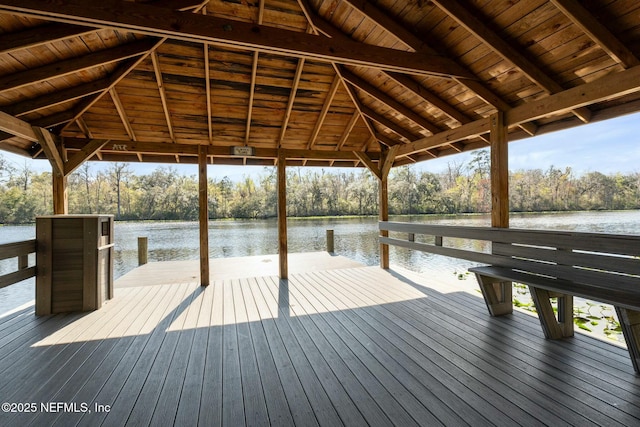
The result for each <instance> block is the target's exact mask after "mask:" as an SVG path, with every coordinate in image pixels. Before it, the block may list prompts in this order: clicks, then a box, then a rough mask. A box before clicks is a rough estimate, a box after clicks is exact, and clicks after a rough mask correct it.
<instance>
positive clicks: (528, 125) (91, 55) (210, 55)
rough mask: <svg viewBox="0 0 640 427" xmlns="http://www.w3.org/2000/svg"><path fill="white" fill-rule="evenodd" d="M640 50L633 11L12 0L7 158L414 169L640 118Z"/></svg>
mask: <svg viewBox="0 0 640 427" xmlns="http://www.w3.org/2000/svg"><path fill="white" fill-rule="evenodd" d="M639 55H640V3H639V2H637V1H635V0H588V1H582V2H575V1H570V0H548V1H547V0H520V1H516V0H446V1H445V0H433V1H427V0H424V1H422V0H417V1H406V2H405V1H393V0H377V1H375V0H209V1H203V0H191V1H189V0H152V1H139V2H131V1H121V0H101V1H100V2H99V3H98V4H94V3H93V2H86V1H84V0H64V1H63V0H59V1H55V0H13V1H9V0H0V111H1V113H0V114H2V116H0V130H1V131H0V149H4V150H7V151H11V152H16V153H20V154H24V155H26V156H30V157H43V156H45V154H46V153H45V150H44V148H45V147H40V144H39V143H38V142H37V140H34V139H33V138H29V137H28V135H27V136H26V137H25V134H24V133H21V132H18V131H16V129H17V128H16V126H17V125H15V124H16V123H18V124H22V125H24V123H27V124H28V125H29V126H35V127H43V128H46V129H49V130H50V131H52V133H53V134H54V135H56V136H59V139H58V140H57V144H59V145H60V146H61V148H62V152H63V153H64V154H66V155H67V156H69V157H70V156H72V155H73V154H74V153H76V152H82V153H84V156H91V159H92V160H110V161H114V160H115V161H135V162H139V161H142V162H168V163H175V162H185V163H195V162H197V152H198V147H197V146H198V145H207V146H208V150H209V154H210V157H211V159H212V160H211V161H212V162H213V163H226V164H264V165H273V164H274V162H275V161H276V159H277V156H278V152H277V151H278V149H286V150H288V152H287V157H289V158H295V159H297V164H306V165H310V166H314V165H315V166H325V165H331V166H357V165H362V164H363V163H365V162H367V160H370V159H373V160H374V161H376V160H377V159H378V157H380V151H381V150H385V149H386V148H387V147H390V146H394V145H400V147H399V149H398V150H397V153H398V157H397V158H396V161H395V165H400V164H406V163H413V162H416V161H421V160H428V159H432V158H436V157H441V156H444V155H448V154H452V153H457V152H461V151H466V150H472V149H476V148H480V147H484V146H487V145H488V142H487V141H488V137H487V135H486V133H487V132H488V130H489V124H488V120H487V118H488V117H489V116H490V115H491V114H493V113H495V112H496V111H499V110H500V111H504V112H505V113H506V116H505V117H506V120H507V122H508V123H509V124H510V132H509V139H510V140H514V139H519V138H524V137H529V136H535V135H537V134H541V133H544V132H547V131H551V130H556V129H561V128H565V127H570V126H574V125H577V124H582V123H588V122H592V121H596V120H602V119H606V118H610V117H615V116H618V115H621V114H626V113H629V112H634V111H637V110H639V109H640V78H639V77H638V75H639V74H640V71H638V68H639V67H638V66H639V65H640V61H639V59H638V58H639ZM27 127H28V126H27ZM27 134H29V132H27ZM105 140H106V141H105ZM238 146H247V147H252V148H251V150H252V152H253V155H251V156H239V155H232V149H231V147H238ZM80 150H82V151H80ZM532 150H535V145H533V144H532ZM363 153H365V154H364V155H363ZM78 158H81V156H78ZM292 164H296V162H295V161H294V162H292Z"/></svg>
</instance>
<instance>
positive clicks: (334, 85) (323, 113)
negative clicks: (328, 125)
mask: <svg viewBox="0 0 640 427" xmlns="http://www.w3.org/2000/svg"><path fill="white" fill-rule="evenodd" d="M341 84H342V81H341V79H340V76H338V75H336V76H335V77H334V78H333V81H332V82H331V86H330V87H329V91H328V92H327V97H326V98H325V99H324V104H323V105H322V110H320V115H319V116H318V120H316V124H315V126H314V127H313V130H312V131H311V137H310V138H309V142H308V143H307V149H309V150H310V149H312V148H313V146H314V145H316V141H317V139H318V134H319V133H320V129H321V128H322V125H323V124H324V120H325V119H326V118H327V114H328V113H329V109H330V108H331V103H332V102H333V98H335V96H336V93H337V92H338V89H339V88H340V85H341Z"/></svg>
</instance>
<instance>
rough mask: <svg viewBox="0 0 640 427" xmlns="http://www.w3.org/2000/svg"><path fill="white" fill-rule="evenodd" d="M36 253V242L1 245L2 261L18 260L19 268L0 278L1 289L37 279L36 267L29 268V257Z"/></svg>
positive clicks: (0, 257) (33, 240)
mask: <svg viewBox="0 0 640 427" xmlns="http://www.w3.org/2000/svg"><path fill="white" fill-rule="evenodd" d="M35 252H36V240H35V239H32V240H25V241H22V242H12V243H5V244H2V245H0V261H2V260H5V259H10V258H17V259H18V263H17V266H16V267H17V268H16V270H15V271H13V272H11V273H7V274H4V275H2V276H0V288H4V287H6V286H9V285H13V284H14V283H18V282H21V281H23V280H25V279H29V278H31V277H35V275H36V267H35V265H34V266H31V267H29V255H30V254H32V253H35Z"/></svg>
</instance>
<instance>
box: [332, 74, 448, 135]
mask: <svg viewBox="0 0 640 427" xmlns="http://www.w3.org/2000/svg"><path fill="white" fill-rule="evenodd" d="M341 71H342V77H343V78H344V79H345V80H347V81H348V82H349V83H351V84H352V85H354V86H355V87H357V88H359V89H360V90H362V91H364V92H366V93H368V94H369V95H370V96H372V97H373V98H375V99H376V100H378V101H379V102H382V103H383V104H385V105H386V106H388V107H389V108H391V109H392V110H394V111H396V112H398V113H399V114H402V115H403V116H405V117H406V118H407V119H409V120H411V121H412V122H414V123H415V124H417V125H418V126H420V127H421V128H423V129H425V130H428V131H429V132H431V133H438V132H440V128H439V127H437V126H435V125H434V124H432V123H429V121H428V120H427V119H426V118H424V117H422V116H421V115H420V114H418V113H416V112H415V111H413V110H411V109H410V108H409V107H407V106H406V105H403V104H402V103H400V102H398V101H396V100H395V99H393V97H391V96H390V95H388V94H386V93H384V92H383V91H381V90H380V89H378V88H376V87H375V86H373V85H372V84H370V83H369V82H366V81H365V80H364V79H362V78H360V77H359V76H357V75H355V74H354V73H352V72H351V71H349V70H346V69H343V70H341Z"/></svg>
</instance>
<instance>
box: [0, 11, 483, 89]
mask: <svg viewBox="0 0 640 427" xmlns="http://www.w3.org/2000/svg"><path fill="white" fill-rule="evenodd" d="M0 11H5V12H10V13H16V14H20V15H26V16H33V17H38V18H44V19H49V20H54V21H64V22H72V23H76V24H80V25H89V26H96V27H101V28H102V27H108V28H113V29H120V30H125V31H133V32H138V33H143V34H149V35H154V36H159V37H168V38H173V39H179V40H185V41H189V42H196V43H211V44H217V45H223V46H227V47H236V48H244V49H250V50H261V51H262V50H264V51H268V52H272V53H276V54H283V55H292V56H298V57H300V56H304V57H306V58H310V59H315V60H318V61H323V62H336V63H342V64H347V65H356V66H365V67H375V68H380V69H386V70H391V71H399V72H406V73H415V74H424V75H432V76H440V77H446V78H451V77H462V78H474V77H473V76H472V75H470V73H469V72H468V71H466V70H464V69H463V68H462V67H459V66H455V64H451V62H450V61H449V60H447V59H445V58H443V57H442V56H440V55H429V54H423V53H412V52H406V51H399V50H394V49H388V48H382V47H378V46H372V45H367V44H364V43H358V42H355V41H349V42H345V41H342V40H341V41H340V42H339V43H338V42H331V40H330V39H329V40H326V39H324V38H323V40H322V43H318V36H314V35H310V34H304V33H300V32H296V31H289V30H283V29H280V28H275V27H269V26H266V25H256V24H254V23H247V22H240V21H235V20H230V19H223V18H217V17H213V16H209V15H207V16H205V15H198V14H192V13H187V12H174V11H171V10H170V9H168V8H160V7H154V6H151V5H146V4H141V3H129V2H122V1H116V0H103V1H101V2H99V3H91V4H89V3H87V2H86V1H84V0H66V1H65V2H59V1H55V0H44V1H43V0H1V1H0Z"/></svg>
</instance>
